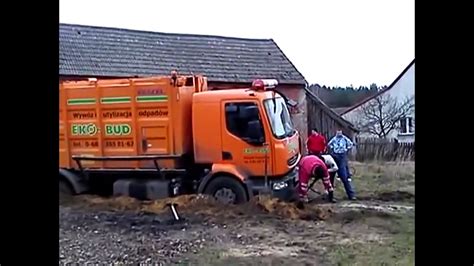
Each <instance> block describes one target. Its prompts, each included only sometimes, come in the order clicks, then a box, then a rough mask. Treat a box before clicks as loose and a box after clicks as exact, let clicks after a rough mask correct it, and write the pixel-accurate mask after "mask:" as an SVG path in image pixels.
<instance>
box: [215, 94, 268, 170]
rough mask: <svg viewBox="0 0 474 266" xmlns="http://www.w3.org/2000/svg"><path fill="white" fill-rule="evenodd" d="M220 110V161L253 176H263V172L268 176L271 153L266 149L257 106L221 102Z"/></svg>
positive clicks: (244, 102) (245, 102) (260, 116)
mask: <svg viewBox="0 0 474 266" xmlns="http://www.w3.org/2000/svg"><path fill="white" fill-rule="evenodd" d="M222 108H223V109H222V110H224V112H223V116H222V120H223V121H222V125H225V126H223V127H222V129H221V130H222V161H223V162H224V163H232V164H234V165H236V166H239V167H241V168H242V170H244V171H247V172H248V173H249V174H250V175H252V176H264V175H265V168H266V171H267V174H268V175H271V174H272V160H271V158H272V156H271V153H272V150H271V145H268V146H266V145H265V143H266V142H267V141H268V137H266V136H265V131H264V127H263V123H262V117H263V116H262V115H261V113H262V112H261V111H262V110H261V109H260V107H259V105H258V104H257V102H256V101H241V102H235V101H233V102H223V103H222ZM265 157H267V159H266V160H265ZM265 161H266V163H265ZM265 164H266V166H265Z"/></svg>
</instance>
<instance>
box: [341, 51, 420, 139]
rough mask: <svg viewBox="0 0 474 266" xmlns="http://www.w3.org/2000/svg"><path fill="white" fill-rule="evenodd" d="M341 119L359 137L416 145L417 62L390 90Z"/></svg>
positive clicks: (386, 89)
mask: <svg viewBox="0 0 474 266" xmlns="http://www.w3.org/2000/svg"><path fill="white" fill-rule="evenodd" d="M341 115H342V117H343V118H344V119H346V120H348V121H350V122H351V123H353V124H354V125H355V126H356V127H357V128H358V129H359V130H360V134H359V137H383V138H394V139H397V140H398V141H399V142H414V141H415V60H414V59H413V61H412V62H411V63H410V64H409V65H408V66H407V67H406V68H405V69H404V70H403V71H402V73H401V74H400V75H399V76H398V77H397V78H396V79H395V80H394V81H393V82H392V84H390V86H388V87H387V88H385V89H383V90H381V91H380V92H378V93H377V94H375V95H373V96H371V97H369V98H366V99H365V100H363V101H362V102H360V103H358V104H356V105H354V106H352V107H351V108H349V109H347V110H345V111H344V112H342V113H341ZM380 124H382V126H381V125H380Z"/></svg>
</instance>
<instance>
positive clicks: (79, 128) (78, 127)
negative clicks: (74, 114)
mask: <svg viewBox="0 0 474 266" xmlns="http://www.w3.org/2000/svg"><path fill="white" fill-rule="evenodd" d="M97 132H99V128H98V127H97V126H96V125H95V124H93V123H88V124H72V126H71V134H72V135H74V136H94V135H95V134H97Z"/></svg>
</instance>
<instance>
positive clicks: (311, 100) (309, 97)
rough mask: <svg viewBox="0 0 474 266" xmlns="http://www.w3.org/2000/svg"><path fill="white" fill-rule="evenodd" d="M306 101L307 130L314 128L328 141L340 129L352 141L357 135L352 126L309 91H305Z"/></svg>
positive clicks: (355, 129)
mask: <svg viewBox="0 0 474 266" xmlns="http://www.w3.org/2000/svg"><path fill="white" fill-rule="evenodd" d="M306 101H307V109H308V129H312V128H316V129H317V130H318V132H319V133H321V134H323V135H324V136H325V137H326V139H328V140H329V139H330V138H332V137H333V136H334V135H335V133H336V131H337V130H338V129H341V130H342V132H343V133H344V135H346V136H347V137H349V138H350V139H352V140H354V138H355V136H356V135H357V133H359V131H358V130H357V128H355V127H354V125H352V124H351V123H350V122H349V121H347V120H345V119H344V118H342V117H341V116H340V115H339V114H338V113H336V112H335V111H334V110H333V109H331V108H329V106H327V105H326V104H325V103H324V102H323V101H322V100H321V99H320V98H319V97H317V96H316V94H315V92H314V91H312V90H311V89H307V90H306Z"/></svg>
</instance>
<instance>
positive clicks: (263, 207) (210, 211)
mask: <svg viewBox="0 0 474 266" xmlns="http://www.w3.org/2000/svg"><path fill="white" fill-rule="evenodd" d="M78 200H79V201H81V205H86V206H87V207H91V208H99V209H102V210H113V211H136V212H147V213H157V214H161V213H164V212H169V208H168V205H169V204H171V203H173V204H175V205H176V206H177V209H178V210H179V212H180V213H181V214H196V215H205V216H210V217H219V218H222V219H225V218H236V217H238V216H255V215H259V214H268V215H274V216H277V217H281V218H285V219H302V220H325V219H327V218H329V217H330V216H331V214H332V213H333V212H332V210H331V209H330V208H328V207H324V206H320V205H317V204H306V205H305V206H298V204H296V203H294V202H285V201H282V200H280V199H277V198H274V197H271V196H256V197H254V198H252V199H251V200H250V201H249V202H247V203H244V204H241V205H223V204H221V203H219V202H217V201H216V200H214V198H212V197H210V196H207V195H195V194H193V195H182V196H178V197H173V198H166V199H160V200H154V201H139V200H137V199H134V198H129V197H111V198H102V197H96V196H79V197H78ZM76 202H78V201H76Z"/></svg>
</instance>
